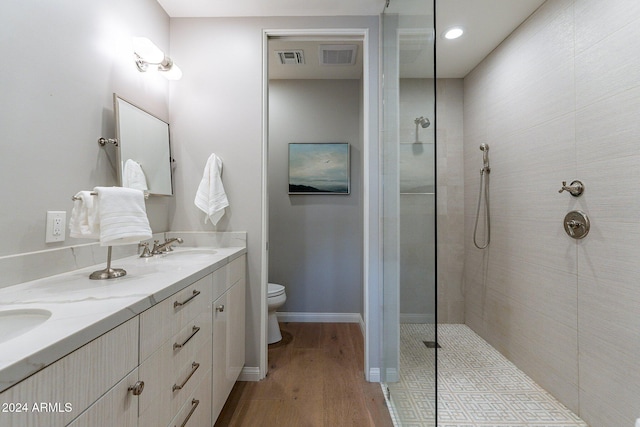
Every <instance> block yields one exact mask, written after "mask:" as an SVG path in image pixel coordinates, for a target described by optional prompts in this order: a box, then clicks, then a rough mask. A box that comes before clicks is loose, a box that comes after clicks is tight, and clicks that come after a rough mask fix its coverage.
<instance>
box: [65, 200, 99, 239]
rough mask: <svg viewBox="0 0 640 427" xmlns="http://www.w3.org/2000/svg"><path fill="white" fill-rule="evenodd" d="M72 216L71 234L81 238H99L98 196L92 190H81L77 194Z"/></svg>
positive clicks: (70, 222) (70, 221)
mask: <svg viewBox="0 0 640 427" xmlns="http://www.w3.org/2000/svg"><path fill="white" fill-rule="evenodd" d="M73 200H74V202H73V210H72V211H71V218H69V231H70V233H69V235H70V236H71V237H75V238H80V239H99V238H100V226H99V223H98V222H97V219H98V217H97V209H96V206H95V203H94V202H95V200H96V196H92V195H91V192H90V191H80V192H78V194H76V195H75V197H74V199H73Z"/></svg>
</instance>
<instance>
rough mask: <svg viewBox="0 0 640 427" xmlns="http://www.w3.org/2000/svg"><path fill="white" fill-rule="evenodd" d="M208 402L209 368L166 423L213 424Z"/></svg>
mask: <svg viewBox="0 0 640 427" xmlns="http://www.w3.org/2000/svg"><path fill="white" fill-rule="evenodd" d="M210 402H211V369H209V371H207V373H206V375H204V377H203V378H202V381H200V384H199V385H198V387H197V388H196V390H195V391H194V392H193V394H192V395H190V396H189V398H188V399H187V400H186V402H185V403H184V404H183V405H182V406H181V407H180V409H179V411H178V414H177V415H176V416H175V418H174V419H173V420H172V421H171V422H170V423H169V424H168V427H205V426H211V425H213V422H212V418H211V406H210V405H209V403H210Z"/></svg>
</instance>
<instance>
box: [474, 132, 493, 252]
mask: <svg viewBox="0 0 640 427" xmlns="http://www.w3.org/2000/svg"><path fill="white" fill-rule="evenodd" d="M480 151H482V169H480V193H479V194H478V208H477V209H476V224H475V226H474V227H473V244H474V245H475V246H476V248H478V249H485V248H486V247H487V246H489V242H490V241H491V217H490V212H489V173H491V167H489V145H487V144H485V143H482V144H480ZM483 192H484V224H485V230H486V231H485V234H486V241H485V242H484V243H482V244H480V243H478V238H477V237H478V220H479V219H480V205H481V202H482V193H483Z"/></svg>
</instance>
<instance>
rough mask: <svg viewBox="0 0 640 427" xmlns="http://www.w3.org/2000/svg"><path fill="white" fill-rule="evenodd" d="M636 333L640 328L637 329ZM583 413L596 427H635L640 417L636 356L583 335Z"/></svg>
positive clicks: (581, 373)
mask: <svg viewBox="0 0 640 427" xmlns="http://www.w3.org/2000/svg"><path fill="white" fill-rule="evenodd" d="M636 331H637V329H636ZM580 343H581V344H580V413H581V415H582V417H583V418H584V420H585V421H587V422H588V423H589V424H590V425H593V426H632V425H634V421H635V419H636V418H637V416H638V414H640V401H639V400H638V395H640V371H639V370H638V357H637V353H636V354H634V355H629V354H627V353H621V352H620V351H618V349H617V348H616V346H612V345H611V344H610V343H609V342H607V341H603V340H601V339H600V338H598V337H596V336H594V335H591V334H589V333H583V332H581V333H580Z"/></svg>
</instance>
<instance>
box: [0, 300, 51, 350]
mask: <svg viewBox="0 0 640 427" xmlns="http://www.w3.org/2000/svg"><path fill="white" fill-rule="evenodd" d="M50 317H51V312H50V311H49V310H40V309H35V308H34V309H22V310H2V311H0V343H3V342H5V341H8V340H10V339H12V338H15V337H17V336H20V335H22V334H24V333H26V332H29V331H30V330H31V329H33V328H35V327H36V326H39V325H41V324H43V323H44V322H46V321H47V320H48V319H49V318H50Z"/></svg>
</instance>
